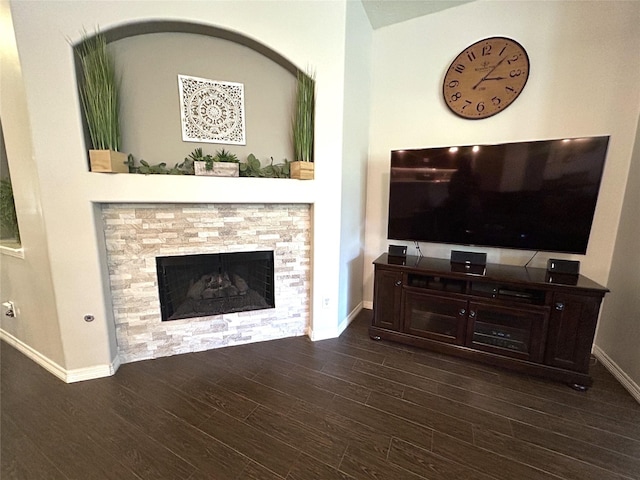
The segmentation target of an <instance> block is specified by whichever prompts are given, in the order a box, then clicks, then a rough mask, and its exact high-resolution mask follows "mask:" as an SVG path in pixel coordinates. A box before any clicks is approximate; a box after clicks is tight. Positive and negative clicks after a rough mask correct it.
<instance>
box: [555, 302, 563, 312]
mask: <svg viewBox="0 0 640 480" xmlns="http://www.w3.org/2000/svg"><path fill="white" fill-rule="evenodd" d="M556 310H558V311H559V312H561V311H563V310H564V303H562V302H558V303H556Z"/></svg>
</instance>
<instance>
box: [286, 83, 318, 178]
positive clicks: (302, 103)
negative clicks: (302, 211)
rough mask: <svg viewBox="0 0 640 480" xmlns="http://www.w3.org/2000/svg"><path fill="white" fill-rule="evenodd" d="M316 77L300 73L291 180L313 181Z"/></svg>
mask: <svg viewBox="0 0 640 480" xmlns="http://www.w3.org/2000/svg"><path fill="white" fill-rule="evenodd" d="M315 88H316V82H315V75H314V74H313V73H311V72H309V73H304V72H301V71H298V84H297V90H296V102H295V111H294V114H293V121H292V139H293V152H294V161H293V162H291V164H290V171H291V178H297V179H299V180H312V179H313V174H314V168H313V166H314V165H313V134H314V117H315Z"/></svg>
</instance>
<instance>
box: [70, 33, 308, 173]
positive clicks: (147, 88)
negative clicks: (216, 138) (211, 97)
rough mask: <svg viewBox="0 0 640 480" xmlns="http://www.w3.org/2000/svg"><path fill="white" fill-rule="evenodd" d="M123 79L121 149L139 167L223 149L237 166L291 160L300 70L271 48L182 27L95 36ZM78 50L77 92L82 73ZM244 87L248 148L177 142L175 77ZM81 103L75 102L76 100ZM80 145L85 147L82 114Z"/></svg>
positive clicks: (240, 36) (241, 37)
mask: <svg viewBox="0 0 640 480" xmlns="http://www.w3.org/2000/svg"><path fill="white" fill-rule="evenodd" d="M100 32H101V33H102V34H103V35H104V36H105V38H106V40H107V44H108V48H109V50H110V52H111V53H112V54H113V56H114V58H115V62H116V70H117V71H118V75H119V76H120V80H121V88H120V97H121V110H120V111H121V134H122V150H123V151H124V152H125V153H131V154H133V155H134V157H135V158H136V161H139V160H140V159H144V160H145V161H146V162H148V163H149V164H152V165H153V164H158V163H161V162H164V163H166V164H167V166H168V167H172V166H173V165H174V164H177V163H180V162H182V160H183V159H184V158H185V157H186V156H187V155H188V154H189V153H190V152H191V151H193V150H194V149H195V148H202V149H203V151H204V153H211V154H213V153H215V152H216V151H217V150H220V149H222V148H224V149H225V150H228V151H231V152H232V153H235V154H236V155H237V156H238V158H239V159H240V160H241V161H242V160H244V159H246V157H247V155H248V154H250V153H253V154H255V155H256V156H257V157H258V158H259V159H260V160H261V161H262V163H263V165H266V164H268V163H269V162H270V161H271V159H273V160H274V163H280V162H281V161H282V160H283V159H285V158H286V159H288V160H293V149H292V146H291V115H292V112H293V102H294V95H295V86H296V79H297V76H298V74H299V73H304V72H302V71H301V70H300V69H298V68H297V67H296V66H295V65H294V64H293V63H292V62H291V61H289V60H288V59H286V58H285V57H284V56H282V55H280V54H279V53H278V52H276V51H274V50H273V49H271V48H270V47H268V46H266V45H264V44H262V43H260V42H258V41H256V40H254V39H252V38H249V37H247V36H245V35H243V34H240V33H238V32H234V31H230V30H226V29H223V28H219V27H216V26H212V25H204V24H198V23H190V22H182V21H145V22H136V23H129V24H124V25H120V26H115V27H112V28H109V29H105V30H102V29H101V30H100ZM82 44H83V41H80V42H78V43H76V44H75V45H74V46H73V48H74V53H75V68H76V78H77V81H78V86H80V84H81V82H82V70H81V64H80V61H79V55H78V51H79V49H80V48H81V46H82ZM178 74H182V75H189V76H194V77H200V78H207V79H210V80H217V81H229V82H238V83H242V84H243V85H244V95H245V105H244V110H245V118H246V140H247V141H246V145H227V144H218V143H203V142H185V141H183V140H182V131H181V123H180V106H179V91H178V81H177V75H178ZM78 101H79V102H80V97H78ZM82 120H83V128H84V136H85V145H87V149H88V146H89V145H90V144H91V143H90V137H89V133H88V128H87V125H86V119H85V116H84V111H82Z"/></svg>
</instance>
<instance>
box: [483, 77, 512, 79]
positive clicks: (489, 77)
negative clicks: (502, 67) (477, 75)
mask: <svg viewBox="0 0 640 480" xmlns="http://www.w3.org/2000/svg"><path fill="white" fill-rule="evenodd" d="M505 78H507V77H484V79H483V80H504V79H505Z"/></svg>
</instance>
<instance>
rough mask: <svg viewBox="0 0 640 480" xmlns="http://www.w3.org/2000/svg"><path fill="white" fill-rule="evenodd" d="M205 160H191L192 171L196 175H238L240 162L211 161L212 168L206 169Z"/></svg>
mask: <svg viewBox="0 0 640 480" xmlns="http://www.w3.org/2000/svg"><path fill="white" fill-rule="evenodd" d="M206 165H207V164H206V162H193V171H194V173H195V174H196V175H207V176H210V177H239V176H240V164H238V163H229V162H213V168H212V169H211V170H207V167H206Z"/></svg>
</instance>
